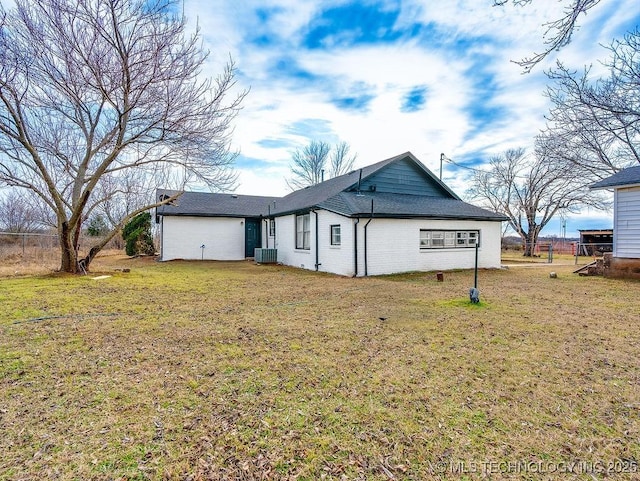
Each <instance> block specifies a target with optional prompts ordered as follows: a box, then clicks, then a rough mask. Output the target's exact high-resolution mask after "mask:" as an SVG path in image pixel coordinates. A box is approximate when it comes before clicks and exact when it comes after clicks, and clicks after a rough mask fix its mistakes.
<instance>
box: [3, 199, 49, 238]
mask: <svg viewBox="0 0 640 481" xmlns="http://www.w3.org/2000/svg"><path fill="white" fill-rule="evenodd" d="M40 227H42V223H41V222H40V220H39V218H38V212H37V209H36V207H35V206H34V203H33V199H32V198H30V196H28V195H20V193H19V192H18V191H16V190H10V191H9V192H8V193H7V194H5V195H4V196H3V197H0V230H2V231H4V232H12V233H25V232H35V231H37V230H38V229H39V228H40Z"/></svg>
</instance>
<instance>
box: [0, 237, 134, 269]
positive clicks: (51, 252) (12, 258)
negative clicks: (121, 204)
mask: <svg viewBox="0 0 640 481" xmlns="http://www.w3.org/2000/svg"><path fill="white" fill-rule="evenodd" d="M99 240H100V239H99V238H97V237H91V236H88V235H83V236H81V238H80V250H81V251H88V250H89V249H90V248H91V246H92V245H94V244H95V243H97V242H98V241H99ZM123 248H124V243H123V241H122V239H121V238H120V237H119V236H116V237H115V238H114V239H113V240H111V241H110V242H109V244H108V245H107V246H105V249H123ZM59 262H60V240H59V238H58V235H57V234H55V233H52V232H0V267H2V266H5V267H7V266H11V265H25V264H33V265H41V266H46V267H55V266H56V265H57V264H58V263H59Z"/></svg>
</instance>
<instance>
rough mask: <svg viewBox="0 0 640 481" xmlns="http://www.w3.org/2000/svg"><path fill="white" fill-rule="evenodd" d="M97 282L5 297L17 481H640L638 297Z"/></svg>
mask: <svg viewBox="0 0 640 481" xmlns="http://www.w3.org/2000/svg"><path fill="white" fill-rule="evenodd" d="M116 268H130V269H131V272H128V273H124V272H121V271H116V270H115V269H116ZM94 269H96V270H98V271H100V272H94V273H92V275H90V276H87V277H73V276H68V275H60V274H49V275H43V276H39V277H33V276H31V277H19V278H8V277H7V278H3V279H0V480H40V479H57V480H72V479H73V480H75V479H78V480H90V479H91V480H93V479H95V480H144V479H153V480H160V479H167V480H174V479H175V480H193V481H195V480H234V479H241V480H253V479H256V480H257V479H269V480H270V479H278V480H280V479H282V480H286V479H298V480H316V479H335V480H338V479H348V480H354V479H360V480H389V479H395V480H424V479H452V478H453V479H486V478H490V479H604V478H606V479H634V476H638V474H634V473H632V472H637V464H635V463H636V461H639V460H640V416H639V415H640V329H639V327H640V316H639V315H638V314H639V311H640V309H639V307H638V306H639V304H638V299H639V298H640V283H638V282H631V281H620V280H608V279H603V278H585V277H579V276H577V275H574V274H571V269H572V266H566V267H556V266H554V267H553V268H552V267H551V266H549V267H530V268H511V269H509V270H501V271H481V272H480V282H479V284H480V285H479V287H480V291H481V303H480V304H479V305H472V304H470V303H469V301H468V288H469V287H470V286H471V285H472V283H473V272H469V271H460V272H446V273H445V279H444V282H442V283H438V282H436V278H435V275H434V274H424V273H421V274H409V275H401V276H388V277H378V278H366V279H350V278H341V277H336V276H331V275H324V274H317V273H313V272H307V271H302V270H297V269H290V268H285V267H278V266H256V265H254V264H253V263H249V262H237V263H213V262H204V263H200V262H193V263H189V262H172V263H156V262H153V261H152V260H150V259H137V260H128V259H126V258H124V257H115V256H111V257H105V258H102V259H101V260H100V263H99V264H96V265H95V266H94ZM550 270H555V271H556V272H557V273H558V278H557V279H551V278H549V271H550ZM100 274H106V275H110V276H111V277H108V278H104V279H100V280H94V279H92V277H95V276H98V275H100ZM569 463H575V464H569ZM607 471H608V472H607ZM630 471H631V472H630Z"/></svg>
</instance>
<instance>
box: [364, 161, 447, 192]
mask: <svg viewBox="0 0 640 481" xmlns="http://www.w3.org/2000/svg"><path fill="white" fill-rule="evenodd" d="M356 189H357V187H356ZM360 190H361V191H363V192H367V191H369V192H373V191H375V192H386V193H392V194H412V195H426V196H431V197H450V195H449V194H448V193H447V192H446V191H445V190H444V189H442V187H440V186H439V185H437V184H436V182H434V181H433V180H432V179H430V178H428V176H427V174H426V173H425V172H424V171H422V170H421V169H420V168H419V167H418V166H417V165H416V164H415V163H414V162H411V161H410V160H409V159H403V160H401V161H399V162H394V163H393V164H390V165H388V166H386V167H385V168H384V169H381V170H380V171H379V172H376V173H375V174H373V175H371V176H369V177H368V178H367V179H364V180H363V181H362V182H361V184H360Z"/></svg>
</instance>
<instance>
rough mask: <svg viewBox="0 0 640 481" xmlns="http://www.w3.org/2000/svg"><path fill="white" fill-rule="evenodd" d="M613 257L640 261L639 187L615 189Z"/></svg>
mask: <svg viewBox="0 0 640 481" xmlns="http://www.w3.org/2000/svg"><path fill="white" fill-rule="evenodd" d="M615 205H616V210H615V218H614V228H613V232H614V241H613V243H614V249H615V250H614V255H615V256H616V257H623V258H627V259H640V187H633V188H630V189H616V191H615Z"/></svg>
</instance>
